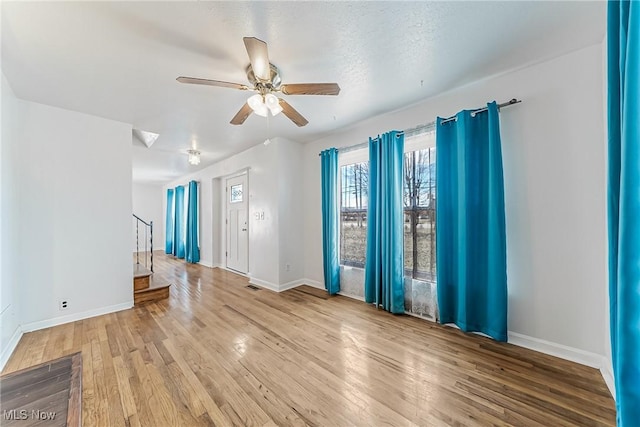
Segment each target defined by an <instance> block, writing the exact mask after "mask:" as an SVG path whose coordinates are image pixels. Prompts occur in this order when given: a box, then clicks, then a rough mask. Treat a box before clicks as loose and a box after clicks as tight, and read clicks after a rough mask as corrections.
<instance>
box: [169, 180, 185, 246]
mask: <svg viewBox="0 0 640 427" xmlns="http://www.w3.org/2000/svg"><path fill="white" fill-rule="evenodd" d="M174 196H175V201H174V212H173V252H172V253H173V255H174V256H175V257H178V258H184V252H185V250H184V249H185V248H184V187H182V186H178V187H176V189H175V192H174Z"/></svg>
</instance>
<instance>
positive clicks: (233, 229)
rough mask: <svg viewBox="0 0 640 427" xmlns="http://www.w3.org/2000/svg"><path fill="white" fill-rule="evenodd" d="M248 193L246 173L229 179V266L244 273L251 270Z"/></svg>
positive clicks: (227, 193)
mask: <svg viewBox="0 0 640 427" xmlns="http://www.w3.org/2000/svg"><path fill="white" fill-rule="evenodd" d="M248 195H249V191H248V188H247V175H246V174H244V175H240V176H236V177H233V178H229V179H227V189H226V192H225V196H226V200H227V202H226V204H227V220H226V225H227V268H229V269H231V270H235V271H237V272H239V273H243V274H246V273H247V272H248V271H249V221H248V218H247V210H248V209H247V208H248V206H249V205H248V200H247V197H248Z"/></svg>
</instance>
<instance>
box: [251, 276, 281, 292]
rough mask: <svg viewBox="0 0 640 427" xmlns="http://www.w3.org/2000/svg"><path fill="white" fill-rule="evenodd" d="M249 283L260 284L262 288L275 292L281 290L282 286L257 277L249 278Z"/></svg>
mask: <svg viewBox="0 0 640 427" xmlns="http://www.w3.org/2000/svg"><path fill="white" fill-rule="evenodd" d="M249 283H251V284H252V285H257V286H260V287H261V288H265V289H269V290H270V291H273V292H280V287H279V286H278V285H276V284H274V283H271V282H267V281H266V280H260V279H256V278H255V277H251V278H250V279H249Z"/></svg>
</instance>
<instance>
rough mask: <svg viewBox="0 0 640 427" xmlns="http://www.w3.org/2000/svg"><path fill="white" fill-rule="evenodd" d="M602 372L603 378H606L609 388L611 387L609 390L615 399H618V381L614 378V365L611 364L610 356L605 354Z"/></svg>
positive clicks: (601, 367)
mask: <svg viewBox="0 0 640 427" xmlns="http://www.w3.org/2000/svg"><path fill="white" fill-rule="evenodd" d="M600 373H601V374H602V378H604V382H605V384H607V388H609V392H610V393H611V396H612V397H613V400H616V382H615V380H614V379H613V366H612V365H611V361H610V360H609V358H607V357H604V356H603V357H602V365H601V366H600Z"/></svg>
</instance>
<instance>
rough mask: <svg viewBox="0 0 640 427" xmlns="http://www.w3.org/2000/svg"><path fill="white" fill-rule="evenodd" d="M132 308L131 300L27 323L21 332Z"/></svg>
mask: <svg viewBox="0 0 640 427" xmlns="http://www.w3.org/2000/svg"><path fill="white" fill-rule="evenodd" d="M132 307H133V300H131V301H128V302H124V303H122V304H115V305H110V306H107V307H100V308H96V309H93V310H87V311H83V312H80V313H74V314H69V315H66V316H60V317H54V318H53V319H46V320H39V321H37V322H31V323H27V324H26V325H22V331H23V332H32V331H37V330H38V329H45V328H51V327H53V326H58V325H62V324H65V323H70V322H75V321H78V320H82V319H87V318H89V317H96V316H102V315H103V314H109V313H115V312H116V311H121V310H127V309H130V308H132Z"/></svg>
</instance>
